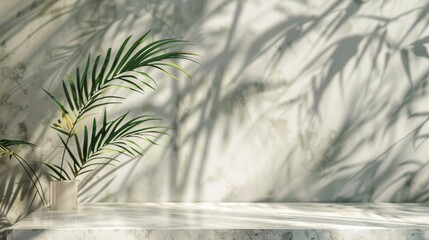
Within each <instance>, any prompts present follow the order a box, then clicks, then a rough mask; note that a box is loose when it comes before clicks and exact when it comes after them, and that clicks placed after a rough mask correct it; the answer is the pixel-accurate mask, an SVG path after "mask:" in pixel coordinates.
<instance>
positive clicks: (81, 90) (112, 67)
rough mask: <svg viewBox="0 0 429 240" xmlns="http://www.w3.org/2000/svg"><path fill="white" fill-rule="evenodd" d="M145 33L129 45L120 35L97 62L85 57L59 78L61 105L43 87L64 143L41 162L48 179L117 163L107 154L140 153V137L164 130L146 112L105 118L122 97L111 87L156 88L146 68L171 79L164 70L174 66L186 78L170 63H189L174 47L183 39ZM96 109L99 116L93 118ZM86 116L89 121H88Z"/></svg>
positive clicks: (189, 55)
mask: <svg viewBox="0 0 429 240" xmlns="http://www.w3.org/2000/svg"><path fill="white" fill-rule="evenodd" d="M148 34H149V32H147V33H145V34H144V35H143V36H141V37H140V38H138V39H137V40H136V41H135V42H134V43H132V44H131V46H129V47H127V45H128V42H129V41H130V39H131V37H132V36H129V37H128V38H126V39H125V40H124V41H123V43H122V45H121V46H120V48H119V50H118V51H117V53H116V55H115V57H114V58H113V56H112V55H113V54H112V49H111V48H109V49H108V51H107V53H106V55H105V56H104V60H103V61H102V60H101V59H102V57H101V56H97V57H96V58H95V60H94V62H93V63H92V59H91V56H90V55H88V58H87V60H86V64H85V67H84V68H83V69H84V70H83V72H81V70H80V68H79V67H78V68H77V69H76V72H75V77H74V78H70V77H69V78H68V79H66V80H63V81H62V90H63V93H64V96H65V99H66V104H62V103H61V102H60V101H59V100H58V99H57V98H56V97H55V96H54V95H53V94H51V93H49V92H48V91H46V90H44V91H45V92H46V93H47V94H48V95H49V97H50V98H51V99H52V100H53V101H54V102H55V104H56V105H57V106H58V108H59V110H60V113H61V118H60V119H58V120H57V122H56V123H54V124H53V125H52V126H51V127H52V128H53V129H55V130H56V131H57V133H58V136H59V138H60V141H61V144H62V146H63V147H64V149H63V152H62V157H61V163H60V165H58V164H54V163H45V165H46V166H47V167H48V168H49V169H50V170H51V171H50V176H51V177H52V178H54V179H56V180H74V179H76V178H77V177H78V176H80V175H83V174H85V173H88V172H91V171H93V170H95V169H96V168H97V167H100V166H102V165H106V164H112V163H113V162H115V161H117V160H116V159H115V158H113V157H112V154H121V155H126V156H128V157H135V156H138V155H142V154H143V152H144V151H143V148H142V147H141V146H140V143H141V142H142V140H143V141H148V142H149V143H150V144H155V142H154V140H153V138H154V136H155V135H160V134H161V135H162V134H165V128H164V127H161V126H156V125H155V126H154V125H149V124H151V123H153V122H155V121H157V120H159V119H158V118H157V117H155V116H152V115H139V116H137V117H133V118H129V117H128V116H127V115H128V114H123V115H120V116H119V117H117V118H114V119H109V118H108V116H107V110H106V109H107V107H109V106H111V105H115V104H120V103H122V100H124V99H125V97H124V96H123V95H120V91H119V92H116V93H114V92H112V91H111V90H112V89H114V88H120V89H125V90H126V91H133V92H138V93H145V91H146V90H147V89H152V90H155V91H156V81H155V80H154V79H153V78H152V77H151V76H150V75H149V73H148V72H147V70H146V69H148V68H153V69H157V70H160V71H161V72H163V73H165V74H167V75H168V76H170V77H172V78H174V79H178V78H177V77H176V76H174V75H173V74H171V73H170V72H169V70H168V69H176V70H178V71H180V72H182V73H184V74H186V75H187V76H189V74H187V73H186V71H185V70H184V69H183V68H181V67H180V66H178V65H177V64H175V63H173V62H171V61H172V60H177V59H183V60H189V61H193V62H195V60H194V59H193V56H194V55H195V54H193V53H190V52H184V51H178V50H174V48H177V47H181V46H184V45H187V42H186V41H183V40H177V39H162V40H158V41H154V42H152V43H149V44H147V45H144V44H143V43H144V42H145V40H146V39H147V36H148ZM111 59H113V61H112V60H111ZM103 109H104V110H103ZM97 110H98V111H97ZM100 110H102V111H101V112H103V113H102V114H101V115H102V116H101V117H99V118H97V116H95V117H94V115H98V114H97V113H96V111H97V112H100ZM89 118H92V120H89V121H88V119H89ZM98 119H100V120H101V121H100V120H98ZM72 142H74V144H73V145H72ZM65 164H66V166H65Z"/></svg>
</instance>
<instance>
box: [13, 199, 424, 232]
mask: <svg viewBox="0 0 429 240" xmlns="http://www.w3.org/2000/svg"><path fill="white" fill-rule="evenodd" d="M10 230H11V231H12V232H11V234H10V235H9V237H8V239H308V240H313V239H314V240H316V239H344V240H346V239H429V232H428V231H427V230H429V208H428V206H426V205H418V204H385V203H383V204H303V203H295V204H280V203H96V204H82V205H80V206H79V209H78V210H77V211H50V210H47V209H39V210H38V211H36V212H34V213H32V214H31V215H29V216H28V217H26V218H24V219H22V220H21V221H19V222H18V223H17V224H15V225H14V226H12V227H11V229H10Z"/></svg>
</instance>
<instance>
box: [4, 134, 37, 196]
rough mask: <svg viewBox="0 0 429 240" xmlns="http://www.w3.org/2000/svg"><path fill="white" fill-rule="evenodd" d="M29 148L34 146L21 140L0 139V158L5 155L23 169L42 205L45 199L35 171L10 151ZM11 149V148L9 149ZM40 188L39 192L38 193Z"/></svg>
mask: <svg viewBox="0 0 429 240" xmlns="http://www.w3.org/2000/svg"><path fill="white" fill-rule="evenodd" d="M22 145H23V146H29V147H35V145H34V144H32V143H30V142H26V141H21V140H10V139H0V157H2V156H4V155H6V156H8V157H9V159H15V160H16V161H17V162H18V163H19V165H21V167H22V168H23V169H24V171H25V172H26V174H27V175H28V177H29V178H30V180H31V182H32V184H33V186H34V188H35V189H36V192H37V194H38V195H39V197H40V199H41V200H42V203H43V204H45V203H46V198H45V195H44V192H43V188H42V184H41V183H40V180H39V178H38V176H37V173H36V171H35V170H34V169H33V168H32V167H31V165H30V164H29V163H28V162H27V161H26V160H25V159H24V158H23V157H21V156H20V155H19V154H17V153H16V152H15V151H13V150H12V148H13V147H17V146H22ZM11 147H12V148H11ZM39 188H40V191H39Z"/></svg>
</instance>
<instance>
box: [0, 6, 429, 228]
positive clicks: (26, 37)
mask: <svg viewBox="0 0 429 240" xmlns="http://www.w3.org/2000/svg"><path fill="white" fill-rule="evenodd" d="M1 1H2V2H1V4H2V8H1V9H0V16H1V19H0V20H1V21H0V32H2V34H1V36H0V38H1V46H0V84H1V85H0V86H1V87H0V94H1V96H2V105H1V115H0V136H1V137H5V138H21V139H27V140H30V141H32V142H34V143H36V144H37V145H38V147H37V149H36V150H35V151H33V152H29V153H28V155H27V156H28V158H29V159H32V160H44V161H51V160H53V161H57V160H58V158H59V156H58V153H59V151H58V147H59V141H58V139H57V137H56V135H55V133H54V132H52V131H50V130H49V124H50V123H51V122H52V121H53V120H54V118H55V117H56V115H55V114H57V113H56V108H55V106H54V105H53V104H52V103H51V102H50V100H49V99H48V97H47V96H46V94H44V93H43V91H42V90H41V88H42V87H43V88H46V89H49V90H50V91H53V92H55V93H56V94H57V95H59V96H60V94H61V92H60V89H59V88H58V86H59V82H60V79H62V77H63V76H64V75H65V74H66V73H71V71H72V70H73V69H74V68H75V67H76V66H78V65H79V64H83V62H82V59H83V58H84V57H85V56H86V55H87V54H88V53H89V52H92V53H94V52H96V53H103V52H104V51H106V49H107V48H108V47H110V46H116V47H118V44H120V42H121V41H122V40H123V39H124V37H126V36H127V35H129V34H134V35H140V34H142V33H144V32H145V31H147V30H148V29H152V30H153V32H152V35H151V36H152V37H151V38H152V39H151V40H154V39H159V38H163V37H176V38H182V39H186V40H189V41H190V42H192V43H194V45H193V46H190V47H188V50H191V51H194V52H196V53H198V54H199V55H200V57H199V61H200V62H201V65H196V64H191V63H184V67H185V68H186V69H187V70H189V72H190V74H191V75H192V79H186V78H185V77H182V80H181V81H179V82H178V81H175V80H172V79H168V78H167V77H165V76H163V75H155V76H156V77H157V79H159V91H158V92H157V93H156V94H155V93H149V94H147V95H146V96H143V97H141V96H138V95H132V96H130V98H129V100H128V101H127V103H126V105H125V106H123V107H121V108H115V109H114V110H113V111H114V112H116V113H119V112H123V111H127V110H131V111H132V112H135V113H137V112H141V111H144V112H150V113H157V114H159V115H160V116H162V117H163V119H164V123H165V124H167V125H169V126H171V127H172V132H171V133H172V134H173V136H174V137H173V138H172V139H170V140H169V139H167V141H163V142H160V146H155V147H151V148H150V149H149V151H148V154H147V155H146V156H144V157H142V158H141V159H138V160H133V161H123V163H121V164H120V165H119V168H117V171H113V172H110V170H112V169H108V170H107V171H104V172H101V173H100V174H98V175H97V176H96V178H94V179H92V180H91V181H89V182H87V183H86V182H85V181H86V180H84V179H82V181H83V183H86V185H85V186H86V187H85V188H83V190H82V192H81V201H338V202H348V201H358V202H359V201H392V202H405V201H409V202H425V201H427V199H428V196H429V195H428V188H427V186H428V184H427V181H428V179H427V177H426V175H427V174H426V173H427V170H426V168H427V166H426V165H427V162H428V161H427V156H426V154H425V153H426V151H425V149H427V146H426V145H427V143H426V142H425V139H426V135H425V134H427V133H428V131H429V129H428V127H429V125H428V126H427V125H426V122H425V120H426V119H427V117H428V113H427V112H428V110H429V105H428V104H427V91H426V89H427V75H428V73H429V72H428V70H429V64H428V58H429V55H428V53H427V51H426V45H425V44H426V43H428V42H429V40H428V31H427V27H428V26H427V25H428V22H429V16H428V14H429V2H428V1H418V0H410V1H401V0H370V1H367V2H366V3H360V2H359V1H358V0H355V1H352V0H337V1H333V0H331V1H328V0H327V1H319V0H314V1H313V0H287V1H285V0H268V1H259V0H249V1H244V0H243V1H230V0H225V1H221V0H215V1H203V0H162V1H155V0H148V1H133V0H115V1H101V0H99V1H97V0H93V1H92V0H91V1H89V0H88V1H47V0H46V1H33V2H31V1H20V2H18V1H17V2H14V1H7V0H1ZM3 6H4V7H3ZM4 161H6V160H4ZM2 164H3V165H1V167H2V170H3V169H6V166H7V167H8V168H10V169H18V168H13V167H14V166H13V164H12V165H11V163H7V165H6V164H5V163H2ZM14 171H16V170H14ZM2 178H3V179H2V181H4V182H6V181H9V180H10V179H9V180H8V179H6V177H2ZM18 185H19V184H18ZM82 185H83V184H82ZM1 186H3V185H1ZM84 190H85V191H84ZM0 191H3V192H5V191H4V189H3V190H2V189H0ZM7 194H10V193H7ZM17 201H18V200H17ZM18 202H19V201H18ZM16 204H18V203H16ZM3 205H4V203H3ZM20 206H21V205H20ZM18 209H23V207H18ZM16 211H18V210H14V211H12V212H16ZM18 212H19V211H18ZM7 214H9V215H10V214H11V213H10V212H9V213H7ZM12 218H13V217H10V218H9V219H12ZM11 221H12V222H13V221H14V220H11ZM6 225H7V224H6Z"/></svg>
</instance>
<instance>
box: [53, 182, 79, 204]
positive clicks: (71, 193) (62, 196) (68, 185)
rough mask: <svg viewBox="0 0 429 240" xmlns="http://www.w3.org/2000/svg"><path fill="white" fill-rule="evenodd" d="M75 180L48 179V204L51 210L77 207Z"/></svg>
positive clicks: (76, 183)
mask: <svg viewBox="0 0 429 240" xmlns="http://www.w3.org/2000/svg"><path fill="white" fill-rule="evenodd" d="M77 185H78V182H77V181H74V180H73V181H65V180H62V181H50V182H49V204H50V208H49V209H52V210H76V209H77V202H78V201H77V189H78V187H77Z"/></svg>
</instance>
